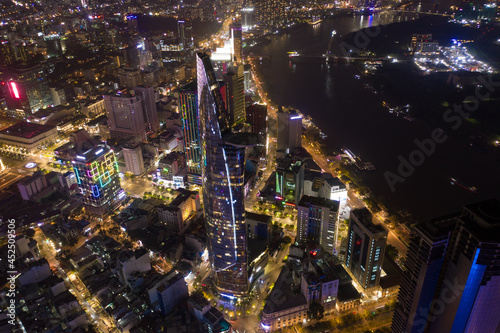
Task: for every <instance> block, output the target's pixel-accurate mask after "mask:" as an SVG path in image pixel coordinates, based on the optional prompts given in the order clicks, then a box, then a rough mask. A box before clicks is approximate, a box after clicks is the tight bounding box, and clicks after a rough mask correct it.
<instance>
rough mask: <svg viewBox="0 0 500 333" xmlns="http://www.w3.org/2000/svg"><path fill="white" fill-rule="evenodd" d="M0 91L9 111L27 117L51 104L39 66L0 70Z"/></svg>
mask: <svg viewBox="0 0 500 333" xmlns="http://www.w3.org/2000/svg"><path fill="white" fill-rule="evenodd" d="M0 81H1V84H0V89H1V90H2V93H3V96H4V97H5V99H6V102H7V106H8V108H9V109H10V110H16V109H20V110H23V112H24V114H25V115H27V116H29V115H32V114H34V113H36V112H38V110H40V109H43V108H45V107H47V106H49V105H51V104H52V96H51V94H50V90H49V86H48V80H47V75H46V74H45V71H44V69H43V68H42V66H40V65H35V66H31V67H27V66H13V67H8V68H5V70H4V69H3V68H2V69H0Z"/></svg>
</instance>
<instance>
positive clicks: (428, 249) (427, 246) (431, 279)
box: [392, 216, 456, 333]
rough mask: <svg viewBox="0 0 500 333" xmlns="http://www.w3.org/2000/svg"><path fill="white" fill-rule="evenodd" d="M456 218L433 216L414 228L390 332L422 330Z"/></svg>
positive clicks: (409, 332) (410, 332)
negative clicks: (436, 217) (435, 217)
mask: <svg viewBox="0 0 500 333" xmlns="http://www.w3.org/2000/svg"><path fill="white" fill-rule="evenodd" d="M455 221H456V216H453V217H451V218H443V219H436V220H432V221H430V222H427V223H423V224H420V225H418V226H417V227H416V228H415V229H414V230H413V232H412V234H411V242H410V246H409V248H408V252H407V255H406V261H405V264H404V265H405V271H404V273H403V276H402V278H401V285H400V289H399V294H398V303H397V305H396V309H395V311H394V317H393V320H392V331H393V332H395V333H417V332H423V328H424V327H423V326H425V323H426V322H427V318H428V317H429V310H430V306H431V302H432V299H433V297H434V293H435V291H436V287H437V284H438V281H439V276H440V273H441V267H442V265H443V261H444V256H445V253H446V249H447V247H448V242H449V239H450V235H451V232H452V231H453V229H454V227H455ZM419 323H420V324H419ZM422 323H423V325H422Z"/></svg>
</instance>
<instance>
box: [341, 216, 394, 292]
mask: <svg viewBox="0 0 500 333" xmlns="http://www.w3.org/2000/svg"><path fill="white" fill-rule="evenodd" d="M387 234H388V232H387V230H386V229H385V228H384V227H382V226H381V225H378V224H373V222H372V214H371V213H370V211H369V210H368V209H367V208H361V209H354V210H352V211H351V216H350V219H349V231H348V232H347V253H346V262H345V264H346V266H347V267H348V268H349V269H350V270H351V273H352V275H354V277H355V278H356V280H358V283H359V284H360V285H361V287H363V288H364V289H368V288H371V287H375V286H377V285H378V284H379V282H380V273H381V272H382V263H383V262H384V254H385V245H386V243H387Z"/></svg>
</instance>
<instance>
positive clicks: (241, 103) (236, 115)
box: [224, 65, 246, 127]
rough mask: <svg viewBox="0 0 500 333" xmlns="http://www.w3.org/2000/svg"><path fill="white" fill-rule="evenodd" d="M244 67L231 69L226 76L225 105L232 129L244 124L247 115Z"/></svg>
mask: <svg viewBox="0 0 500 333" xmlns="http://www.w3.org/2000/svg"><path fill="white" fill-rule="evenodd" d="M243 79H244V76H243V66H242V65H240V66H238V67H236V66H231V67H229V69H228V71H227V73H226V74H224V84H225V88H226V94H225V95H226V99H225V101H224V102H225V105H226V108H227V112H228V114H229V123H230V126H231V127H234V126H236V125H238V124H241V123H244V122H245V120H246V113H245V91H244V90H245V87H244V82H243Z"/></svg>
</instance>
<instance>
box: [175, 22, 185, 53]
mask: <svg viewBox="0 0 500 333" xmlns="http://www.w3.org/2000/svg"><path fill="white" fill-rule="evenodd" d="M185 23H186V21H184V20H178V21H177V37H178V38H179V43H180V44H182V46H183V48H186V30H185V27H184V25H185Z"/></svg>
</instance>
